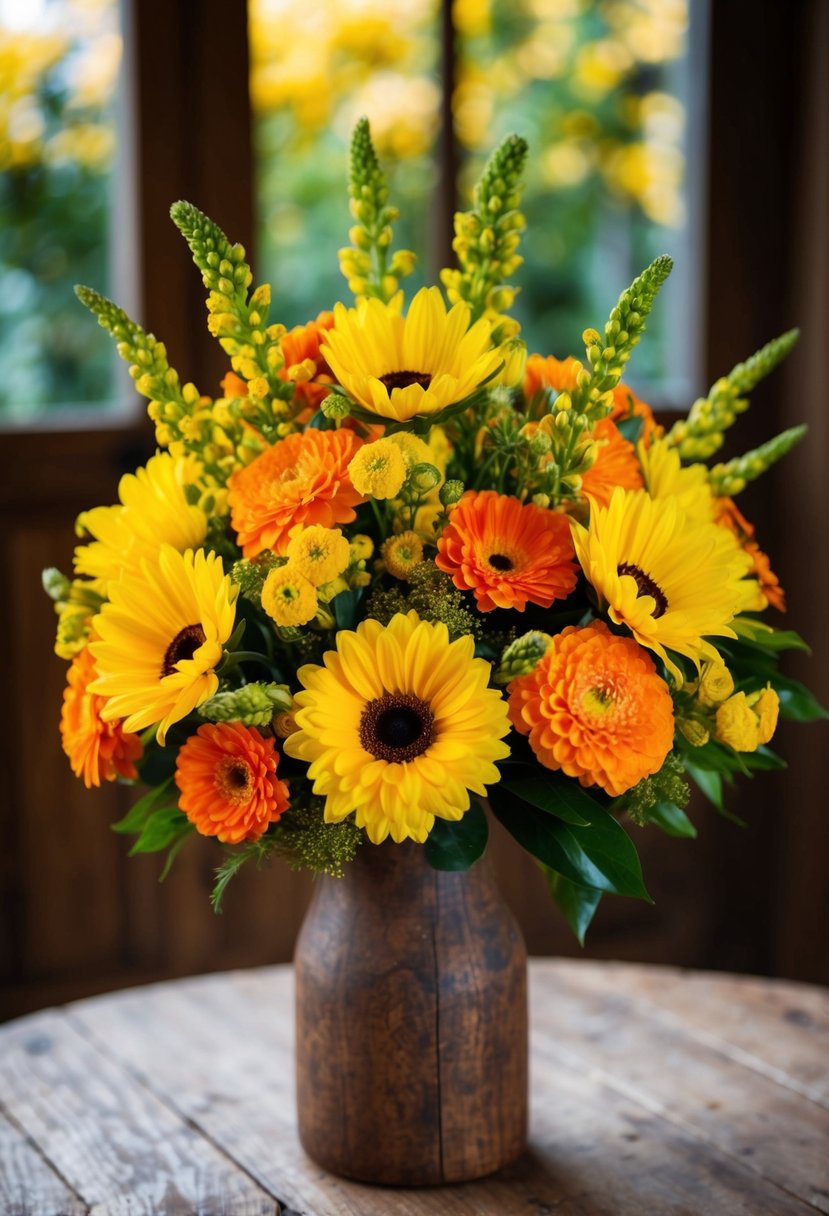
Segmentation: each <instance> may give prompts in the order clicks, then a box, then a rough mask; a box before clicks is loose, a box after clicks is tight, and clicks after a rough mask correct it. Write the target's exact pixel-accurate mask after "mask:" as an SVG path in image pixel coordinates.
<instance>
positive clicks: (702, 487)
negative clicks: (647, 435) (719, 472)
mask: <svg viewBox="0 0 829 1216" xmlns="http://www.w3.org/2000/svg"><path fill="white" fill-rule="evenodd" d="M636 454H637V456H638V457H639V463H640V464H641V466H642V476H643V477H644V479H645V488H646V489H647V491H648V493H649V494H650V496H651V498H658V499H665V498H675V499H676V500H677V502H678V504H679V506H680V507H681V508H682V510H683V511H684V512H685V514H686V515H689V516H690V517H691V518H692V519H701V520H705V521H707V522H711V521H713V519H714V515H715V503H714V495H713V494H712V493H711V487H710V485H709V484H708V470H707V468H706V467H705V465H704V464H690V465H683V464H682V462H681V461H680V459H679V452H678V451H677V450H676V448H675V447H671V445H670V444H669V443H668V441H667V439H651V440H650V442H649V443H648V444H647V446H646V445H645V443H644V442H643V441H642V440H640V441H639V443H638V444H637V447H636Z"/></svg>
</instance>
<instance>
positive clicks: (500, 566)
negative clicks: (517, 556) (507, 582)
mask: <svg viewBox="0 0 829 1216" xmlns="http://www.w3.org/2000/svg"><path fill="white" fill-rule="evenodd" d="M487 561H488V562H489V564H490V566H493V567H494V568H495V569H496V570H512V568H513V567H512V558H511V557H507V555H506V553H490V555H489V557H488V558H487Z"/></svg>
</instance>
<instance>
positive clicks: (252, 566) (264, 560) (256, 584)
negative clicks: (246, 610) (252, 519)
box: [230, 549, 284, 608]
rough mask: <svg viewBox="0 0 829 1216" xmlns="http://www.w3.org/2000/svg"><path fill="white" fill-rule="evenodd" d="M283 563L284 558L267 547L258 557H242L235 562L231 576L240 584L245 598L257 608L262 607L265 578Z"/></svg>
mask: <svg viewBox="0 0 829 1216" xmlns="http://www.w3.org/2000/svg"><path fill="white" fill-rule="evenodd" d="M281 565H284V559H282V558H279V557H277V556H276V555H275V554H274V553H272V552H271V551H270V549H266V550H265V552H264V553H260V554H259V556H258V557H240V558H239V560H238V561H236V562H234V563H233V565H232V567H231V570H230V577H231V578H232V580H233V582H234V583H236V584H237V585H238V586H239V588H240V590H241V594H242V595H243V596H244V597H245V599H246V600H250V602H251V603H252V604H255V605H256V607H257V608H261V607H262V588H263V587H264V586H265V579H266V578H267V577H268V575H269V574H270V572H271V570H274V569H275V568H276V567H277V566H281Z"/></svg>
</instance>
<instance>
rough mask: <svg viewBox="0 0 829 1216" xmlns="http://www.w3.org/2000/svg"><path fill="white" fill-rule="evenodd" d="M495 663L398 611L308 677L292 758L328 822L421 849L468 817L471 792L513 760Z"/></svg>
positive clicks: (289, 748)
mask: <svg viewBox="0 0 829 1216" xmlns="http://www.w3.org/2000/svg"><path fill="white" fill-rule="evenodd" d="M489 673H490V668H489V664H488V663H487V662H485V661H484V660H483V659H476V658H475V657H474V642H473V640H472V638H471V637H462V638H459V639H458V640H457V641H455V642H450V641H449V633H448V630H447V628H446V626H445V625H444V624H442V623H440V622H437V623H433V622H430V621H421V620H420V618H419V617H418V615H417V613H416V612H408V613H406V614H405V615H404V614H403V613H398V614H397V615H396V616H394V617H392V619H391V621H390V622H389V624H388V625H387V626H385V627H384V626H383V625H381V624H380V623H379V621H372V620H368V621H363V623H362V624H361V625H358V627H357V630H356V632H354V633H352V632H350V631H342V632H340V633H338V634H337V649H336V650H335V651H328V653H327V654H326V655H325V666H324V667H318V666H316V665H314V664H309V665H307V666H305V667H301V668H300V669H299V673H298V675H299V679H300V681H301V682H302V684H303V685H304V687H305V689H306V690H307V691H305V692H300V693H298V694H297V696H296V697H295V705H296V709H295V710H294V719H295V721H296V725H297V727H298V729H297V730H296V731H295V732H294V733H293V734H291V735H289V736H288V738H287V739H286V740H285V744H284V748H285V751H286V752H287V753H288V755H290V756H294V757H295V758H296V759H298V760H305V761H307V762H308V763H309V765H310V767H309V769H308V776H309V777H310V778H311V780H312V781H313V782H314V792H315V793H316V794H320V795H322V796H324V797H325V799H326V803H325V819H326V821H327V822H328V823H337V822H339V821H340V820H342V819H345V818H346V816H347V815H350V814H351V812H352V811H354V812H355V816H356V822H357V824H358V825H359V826H360V827H364V828H365V829H366V831H367V833H368V837H369V839H370V840H371V841H372V842H373V843H374V844H379V843H380V841H382V840H385V839H386V837H387V836H389V835H390V836H391V837H392V839H393V840H395V841H397V842H400V841H402V840H406V839H412V840H416V841H418V842H419V843H422V842H423V841H424V840H425V839H426V837H427V836H428V834H429V831H430V830H431V828H432V825H433V823H434V821H435V816H436V815H437V816H439V817H440V818H442V819H460V818H461V816H462V815H463V813H464V811H466V810H468V809H469V791H470V790H472V791H473V792H474V793H476V794H480V795H485V794H486V786H487V785H491V784H492V783H493V782H496V781H498V780H499V773H498V769H497V768H496V767H495V761H496V760H501V759H503V758H504V757H505V756H507V755H508V754H509V748H508V747H507V745H506V744H505V743H504V742H503V741H502V740H503V738H504V736H505V735H506V734H507V732H508V730H509V721H508V718H507V705H506V702H505V701H504V700H503V698H502V697H501V695H500V693H499V692H498V691H497V690H496V689H493V688H489V687H487V685H488V682H489Z"/></svg>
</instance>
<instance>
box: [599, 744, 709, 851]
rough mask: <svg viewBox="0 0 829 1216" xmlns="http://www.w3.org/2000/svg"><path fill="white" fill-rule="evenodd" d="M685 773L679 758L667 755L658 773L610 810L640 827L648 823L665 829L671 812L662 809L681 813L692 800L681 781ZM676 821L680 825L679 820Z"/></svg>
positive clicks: (614, 804) (639, 783) (687, 788)
mask: <svg viewBox="0 0 829 1216" xmlns="http://www.w3.org/2000/svg"><path fill="white" fill-rule="evenodd" d="M684 772H685V766H684V765H683V762H682V757H681V756H680V755H679V754H678V753H677V752H675V751H671V752H669V753H668V755H667V756H666V757H665V762H664V764H663V765H662V767H661V769H660V770H659V772H657V773H654V774H653V775H652V776H650V777H644V778H643V779H642V780H641V781H640V782H638V784H637V785H635V786H634V787H633V789H630V790H628V791H627V793H625V794H622V796H621V798H617V799H616V801H615V802H614V803H613V807H612V809H613V811H614V812H617V813H619V812H624V813H625V814H626V815H628V817H629V818H630V819H631V820H632V821H633V822H634V823H636V824H638V825H639V827H644V826H645V825H646V824H648V823H657V824H658V825H659V826H660V827H662V826H664V824H665V822H666V820H667V819H669V818H670V812H669V811H667V810H666V809H665V808H667V807H673V808H674V809H675V810H678V811H679V812H680V813H681V811H682V809H683V808H684V807H686V806H687V805H688V800H689V799H690V797H691V790H690V787H689V785H688V783H687V781H685V780H684ZM675 819H676V823H677V824H679V823H680V820H679V818H678V817H675ZM686 834H687V833H686Z"/></svg>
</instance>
